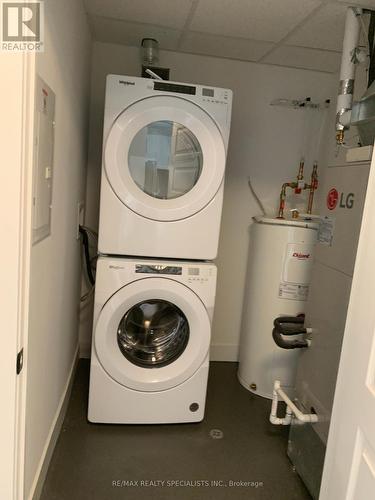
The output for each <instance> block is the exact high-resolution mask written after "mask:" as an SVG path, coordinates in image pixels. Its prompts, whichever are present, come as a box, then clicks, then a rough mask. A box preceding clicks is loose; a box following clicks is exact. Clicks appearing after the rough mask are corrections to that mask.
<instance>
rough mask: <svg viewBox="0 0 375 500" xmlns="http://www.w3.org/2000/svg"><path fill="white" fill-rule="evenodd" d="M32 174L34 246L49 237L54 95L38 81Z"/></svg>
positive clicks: (38, 79) (44, 84)
mask: <svg viewBox="0 0 375 500" xmlns="http://www.w3.org/2000/svg"><path fill="white" fill-rule="evenodd" d="M35 108H36V109H35V111H36V112H35V140H34V148H35V150H34V173H33V221H32V228H33V233H32V240H33V243H37V242H38V241H41V240H43V239H44V238H46V237H47V236H49V234H50V233H51V211H52V179H53V149H54V128H55V94H54V92H53V91H52V90H51V88H50V87H49V86H48V85H47V84H46V83H45V82H44V81H43V80H42V79H41V78H40V77H39V76H37V80H36V99H35Z"/></svg>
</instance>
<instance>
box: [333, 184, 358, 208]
mask: <svg viewBox="0 0 375 500" xmlns="http://www.w3.org/2000/svg"><path fill="white" fill-rule="evenodd" d="M339 199H340V201H339ZM337 205H338V206H339V208H348V209H351V208H353V205H354V193H348V194H346V193H341V194H339V192H338V191H337V189H335V188H332V189H330V190H329V192H328V194H327V208H328V210H334V209H335V208H336V207H337Z"/></svg>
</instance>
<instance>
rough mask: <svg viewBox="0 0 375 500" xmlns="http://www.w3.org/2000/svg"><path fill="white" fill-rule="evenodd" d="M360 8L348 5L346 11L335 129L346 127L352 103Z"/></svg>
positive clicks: (359, 28) (359, 27)
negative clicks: (354, 57) (354, 59)
mask: <svg viewBox="0 0 375 500" xmlns="http://www.w3.org/2000/svg"><path fill="white" fill-rule="evenodd" d="M361 14H362V9H359V8H357V7H348V9H347V12H346V21H345V33H344V41H343V46H342V57H341V69H340V83H339V92H338V97H337V108H336V130H344V129H346V128H348V126H349V123H350V111H351V109H352V103H353V89H354V78H355V70H356V64H355V61H353V55H354V54H355V50H356V48H357V47H358V43H359V34H360V30H361V25H360V21H359V19H358V17H359V16H360V15H361Z"/></svg>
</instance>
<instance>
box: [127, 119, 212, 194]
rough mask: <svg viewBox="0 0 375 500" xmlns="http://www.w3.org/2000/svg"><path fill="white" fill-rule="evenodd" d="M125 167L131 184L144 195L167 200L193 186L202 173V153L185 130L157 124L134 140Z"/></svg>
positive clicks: (163, 122)
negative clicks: (131, 180)
mask: <svg viewBox="0 0 375 500" xmlns="http://www.w3.org/2000/svg"><path fill="white" fill-rule="evenodd" d="M128 165H129V171H130V175H131V177H132V179H133V181H134V182H135V183H136V184H137V186H138V187H139V188H140V189H141V190H142V191H143V192H144V193H146V194H148V195H149V196H152V197H153V198H159V199H164V200H170V199H174V198H178V197H180V196H182V195H184V194H186V193H188V192H189V191H190V190H191V189H192V188H193V187H194V186H195V184H196V183H197V181H198V179H199V177H200V175H201V172H202V165H203V153H202V149H201V146H200V144H199V142H198V139H197V138H196V136H195V135H194V134H193V132H191V131H190V130H189V129H188V128H187V127H185V126H184V125H181V124H180V123H176V122H173V121H169V120H160V121H155V122H152V123H149V124H148V125H146V126H145V127H142V128H141V129H140V130H139V131H138V133H137V134H136V135H135V136H134V138H133V140H132V141H131V144H130V147H129V153H128Z"/></svg>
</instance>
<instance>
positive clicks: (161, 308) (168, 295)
mask: <svg viewBox="0 0 375 500" xmlns="http://www.w3.org/2000/svg"><path fill="white" fill-rule="evenodd" d="M210 333H211V325H210V320H209V317H208V314H207V311H206V308H205V307H204V305H203V303H202V302H201V300H200V299H199V298H198V296H197V295H196V294H195V293H194V292H193V291H192V290H190V288H188V287H186V286H185V285H183V284H181V283H179V282H177V281H174V280H172V279H169V278H159V277H158V278H144V279H140V280H137V281H134V282H132V283H130V284H129V285H126V286H124V287H123V288H121V289H120V290H119V291H118V292H117V293H115V294H114V295H113V296H112V297H111V298H110V299H109V300H108V302H106V304H105V305H104V307H103V309H102V311H101V313H100V315H99V318H98V321H97V324H96V327H95V333H94V336H95V337H94V339H95V340H94V341H95V349H96V352H97V356H98V359H99V361H100V363H101V365H102V366H103V368H104V369H105V371H106V372H107V373H108V375H109V376H110V377H112V378H113V379H115V380H116V381H117V382H119V383H120V384H122V385H124V386H126V387H129V388H131V389H135V390H138V391H163V390H165V389H170V388H172V387H175V386H176V385H179V384H181V383H182V382H184V381H185V380H187V379H188V378H190V377H191V376H192V375H193V374H194V373H195V372H196V370H197V369H198V368H199V367H200V366H201V364H202V363H203V361H204V359H205V358H206V356H207V353H208V349H209V344H210Z"/></svg>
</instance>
